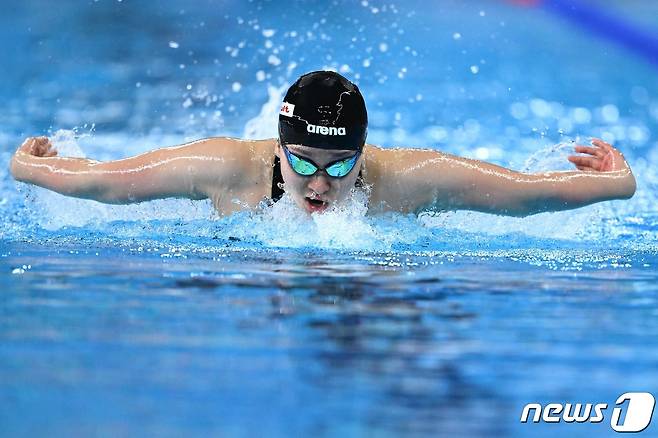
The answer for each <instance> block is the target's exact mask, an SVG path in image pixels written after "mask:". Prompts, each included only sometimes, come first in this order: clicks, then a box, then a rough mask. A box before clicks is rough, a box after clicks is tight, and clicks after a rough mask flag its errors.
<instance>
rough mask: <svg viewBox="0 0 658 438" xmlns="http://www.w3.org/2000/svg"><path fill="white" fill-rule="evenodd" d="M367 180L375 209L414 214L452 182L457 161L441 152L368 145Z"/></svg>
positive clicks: (366, 156)
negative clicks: (435, 192) (448, 182)
mask: <svg viewBox="0 0 658 438" xmlns="http://www.w3.org/2000/svg"><path fill="white" fill-rule="evenodd" d="M364 154H365V171H364V179H365V181H366V184H367V185H369V186H370V187H371V189H372V191H371V205H372V206H373V207H374V208H383V209H385V210H396V211H404V212H410V211H415V210H416V208H417V206H418V205H419V204H426V203H427V202H429V201H428V199H426V198H428V197H433V196H434V191H435V190H436V189H437V187H444V186H446V184H447V181H448V180H449V179H450V178H451V174H452V167H453V166H454V161H453V160H454V157H453V156H452V155H449V154H445V153H443V152H440V151H436V150H430V149H415V148H381V147H378V146H372V145H367V147H366V149H365V153H364Z"/></svg>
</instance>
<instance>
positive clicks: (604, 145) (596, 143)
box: [592, 138, 615, 151]
mask: <svg viewBox="0 0 658 438" xmlns="http://www.w3.org/2000/svg"><path fill="white" fill-rule="evenodd" d="M592 144H593V145H594V146H598V147H600V148H601V149H603V150H605V151H613V150H615V148H614V147H613V146H612V145H611V144H609V143H606V142H604V141H603V140H601V139H600V138H593V139H592Z"/></svg>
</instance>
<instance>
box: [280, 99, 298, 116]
mask: <svg viewBox="0 0 658 438" xmlns="http://www.w3.org/2000/svg"><path fill="white" fill-rule="evenodd" d="M294 113H295V105H293V104H292V103H288V102H283V103H282V104H281V109H280V110H279V114H281V115H282V116H288V117H292V115H293V114H294Z"/></svg>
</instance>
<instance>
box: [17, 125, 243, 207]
mask: <svg viewBox="0 0 658 438" xmlns="http://www.w3.org/2000/svg"><path fill="white" fill-rule="evenodd" d="M236 141H237V140H232V139H206V140H200V141H197V142H193V143H189V144H186V145H182V146H177V147H171V148H164V149H157V150H154V151H151V152H147V153H144V154H141V155H138V156H135V157H130V158H126V159H122V160H116V161H108V162H100V161H95V160H89V159H82V158H66V157H58V156H57V151H56V150H55V149H54V148H53V146H52V144H51V143H50V140H49V139H48V138H47V137H33V138H28V139H27V140H26V141H25V142H24V143H23V144H22V145H21V146H20V147H19V148H18V150H17V151H16V153H15V154H14V157H13V158H12V160H11V173H12V175H13V176H14V178H15V179H16V180H18V181H22V182H27V183H31V184H35V185H38V186H41V187H45V188H47V189H50V190H54V191H56V192H58V193H62V194H64V195H69V196H75V197H78V198H86V199H93V200H96V201H100V202H105V203H111V204H125V203H131V202H141V201H147V200H152V199H159V198H166V197H183V198H190V199H204V198H206V197H208V192H209V189H210V188H211V187H213V186H214V187H215V188H217V187H219V188H221V187H226V186H227V185H228V184H229V183H232V184H235V179H231V178H229V176H230V175H233V174H234V173H238V174H239V173H240V172H236V170H238V169H236V167H238V166H240V164H241V162H240V159H239V156H237V154H236V150H239V149H242V148H235V147H234V145H233V144H232V142H236Z"/></svg>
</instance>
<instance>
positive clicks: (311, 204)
mask: <svg viewBox="0 0 658 438" xmlns="http://www.w3.org/2000/svg"><path fill="white" fill-rule="evenodd" d="M305 200H306V205H307V206H308V209H309V210H310V211H323V210H325V209H326V208H327V206H328V205H329V204H328V203H327V202H325V201H322V200H320V199H312V198H309V197H308V196H307V197H306V198H305Z"/></svg>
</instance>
